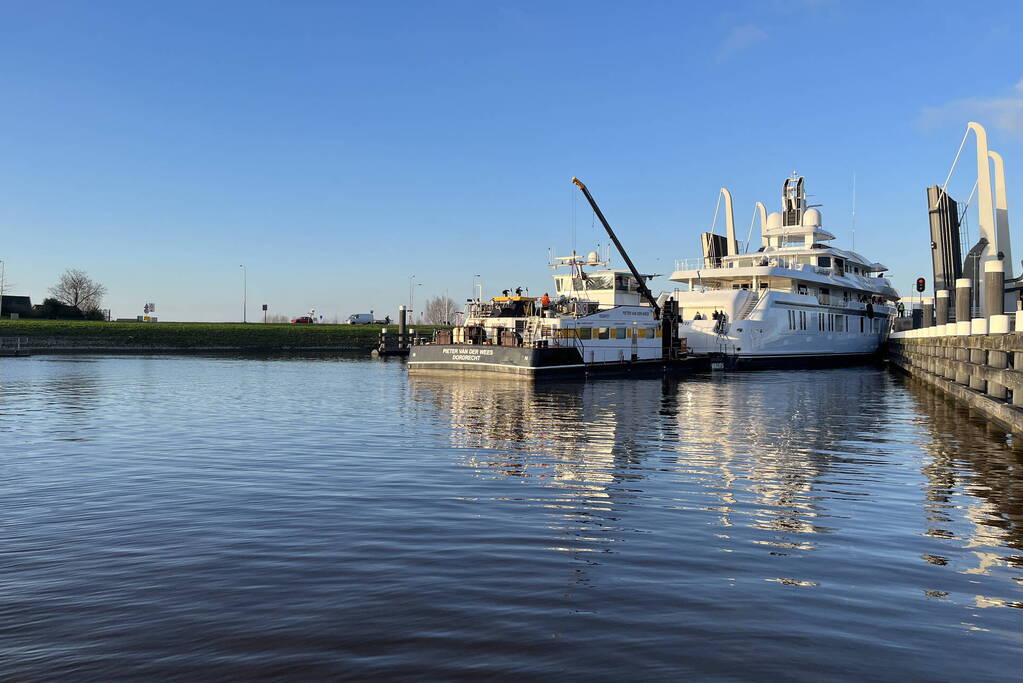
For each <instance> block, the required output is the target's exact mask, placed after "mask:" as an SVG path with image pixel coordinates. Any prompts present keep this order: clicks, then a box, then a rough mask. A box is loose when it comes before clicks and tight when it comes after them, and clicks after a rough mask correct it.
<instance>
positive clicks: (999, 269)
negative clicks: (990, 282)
mask: <svg viewBox="0 0 1023 683" xmlns="http://www.w3.org/2000/svg"><path fill="white" fill-rule="evenodd" d="M984 272H985V273H1004V272H1005V264H1004V263H1003V262H1002V261H1000V260H998V259H991V260H990V261H984Z"/></svg>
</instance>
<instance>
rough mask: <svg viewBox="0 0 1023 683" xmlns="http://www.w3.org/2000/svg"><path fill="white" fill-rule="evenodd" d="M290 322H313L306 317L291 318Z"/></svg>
mask: <svg viewBox="0 0 1023 683" xmlns="http://www.w3.org/2000/svg"><path fill="white" fill-rule="evenodd" d="M291 322H293V323H311V322H313V319H312V318H310V317H309V316H308V315H303V316H302V317H300V318H292V319H291Z"/></svg>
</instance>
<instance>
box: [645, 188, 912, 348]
mask: <svg viewBox="0 0 1023 683" xmlns="http://www.w3.org/2000/svg"><path fill="white" fill-rule="evenodd" d="M722 194H723V195H724V197H725V203H726V219H727V221H728V234H727V236H719V235H713V234H711V233H704V234H703V239H702V242H703V257H702V258H700V259H693V260H691V261H678V262H676V264H675V271H674V272H673V273H672V275H671V277H670V279H671V280H672V281H674V282H677V283H679V285H680V287H679V288H677V289H676V290H675V291H674V292H672V293H670V294H662V295H661V297H660V299H661V301H662V302H663V301H666V300H671V301H675V302H677V304H678V308H679V315H680V317H681V322H680V323H679V324H680V329H679V336H680V337H683V338H685V339H686V341H687V343H688V347H689V352H690V353H691V354H694V355H705V356H712V357H713V356H720V357H721V358H722V359H723V360H725V361H726V362H728V363H729V364H731V365H735V366H740V367H741V366H748V365H755V364H765V363H766V364H778V363H781V364H789V363H792V362H795V361H799V360H802V361H815V362H817V361H820V362H827V363H832V362H840V361H854V360H857V359H866V358H868V357H870V356H871V355H873V354H874V353H875V352H876V351H877V350H878V347H879V346H880V345H881V343H882V342H883V341H884V340H885V339H886V338H887V336H888V333H889V329H890V327H891V320H892V317H893V316H894V315H895V303H896V302H897V301H898V299H899V294H898V292H896V291H895V289H894V288H893V287H892V285H891V282H890V281H889V280H888V279H887V278H886V277H884V276H883V273H884V272H885V271H887V270H888V269H887V268H886V267H885V266H883V265H882V264H880V263H877V262H874V261H871V260H869V259H867V258H864V257H863V256H861V255H860V254H858V253H856V252H854V251H846V250H842V249H838V248H836V247H834V246H831V245H830V244H828V243H829V242H831V241H832V240H834V239H835V236H834V235H833V234H831V233H830V232H828V231H827V230H824V228H823V227H821V212H820V211H819V210H817V209H816V208H811V207H809V206H808V205H807V203H806V192H805V188H804V185H803V178H802V177H800V176H796V175H795V174H793V177H792V178H790V179H787V180H786V181H785V184H784V185H783V187H782V210H781V211H780V212H775V213H771V214H770V215H765V214H766V210H765V209H764V207H763V205H762V204H759V203H758V208H759V210H760V220H761V233H762V234H761V247H760V248H759V250H758V251H756V252H755V253H742V254H740V253H739V248H738V243H737V241H736V239H735V228H734V224H733V221H732V218H731V196H730V195H729V194H728V192H727V190H724V189H723V190H722ZM747 248H748V245H747Z"/></svg>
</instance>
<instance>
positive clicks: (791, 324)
mask: <svg viewBox="0 0 1023 683" xmlns="http://www.w3.org/2000/svg"><path fill="white" fill-rule="evenodd" d="M789 329H790V330H794V329H796V312H795V311H789Z"/></svg>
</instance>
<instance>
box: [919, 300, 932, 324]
mask: <svg viewBox="0 0 1023 683" xmlns="http://www.w3.org/2000/svg"><path fill="white" fill-rule="evenodd" d="M923 309H924V317H923V320H922V321H920V327H931V326H933V325H934V299H933V298H931V297H929V296H925V297H924V299H923Z"/></svg>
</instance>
